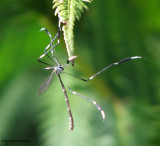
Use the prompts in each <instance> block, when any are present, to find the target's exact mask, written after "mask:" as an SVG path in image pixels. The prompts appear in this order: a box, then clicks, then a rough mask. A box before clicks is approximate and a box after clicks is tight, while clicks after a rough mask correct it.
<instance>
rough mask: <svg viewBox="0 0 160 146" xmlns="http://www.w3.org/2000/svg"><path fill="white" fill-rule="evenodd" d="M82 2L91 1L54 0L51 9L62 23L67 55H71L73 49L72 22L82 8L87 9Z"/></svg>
mask: <svg viewBox="0 0 160 146" xmlns="http://www.w3.org/2000/svg"><path fill="white" fill-rule="evenodd" d="M84 2H91V0H54V1H53V3H54V5H53V9H56V10H55V15H58V17H59V21H60V22H61V23H63V24H64V25H63V26H62V30H63V34H64V40H65V44H66V48H67V52H68V57H69V58H72V57H73V51H74V34H73V29H74V24H75V20H76V19H78V20H79V19H80V17H81V13H82V12H83V11H84V9H88V7H87V6H86V4H85V3H84Z"/></svg>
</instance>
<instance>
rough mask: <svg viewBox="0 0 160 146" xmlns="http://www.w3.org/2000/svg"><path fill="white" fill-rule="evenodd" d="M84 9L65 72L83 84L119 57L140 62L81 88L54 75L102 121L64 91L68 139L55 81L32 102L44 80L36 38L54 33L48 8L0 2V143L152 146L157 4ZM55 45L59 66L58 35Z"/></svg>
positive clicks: (114, 0) (159, 34)
mask: <svg viewBox="0 0 160 146" xmlns="http://www.w3.org/2000/svg"><path fill="white" fill-rule="evenodd" d="M88 6H89V11H85V12H84V13H83V15H82V18H81V19H80V21H76V25H75V29H74V35H75V55H78V56H79V57H78V58H77V59H76V60H75V67H74V68H73V67H72V66H71V65H70V66H69V67H68V68H66V69H65V71H66V72H69V73H72V74H74V75H77V76H79V77H83V78H86V79H87V78H88V77H90V76H91V75H93V74H94V73H96V72H98V71H99V70H101V69H102V68H104V67H106V66H107V65H109V64H111V63H113V62H116V61H119V60H121V59H123V58H125V57H129V56H137V55H138V56H143V57H144V59H141V60H140V59H138V60H131V61H130V62H127V63H124V64H121V65H119V66H116V67H113V68H110V69H109V70H108V71H105V72H103V73H102V74H101V75H99V76H97V77H96V78H94V79H93V80H92V81H90V82H88V83H85V82H83V81H81V80H78V79H75V78H73V77H70V76H67V75H62V79H63V80H64V81H65V80H67V82H68V83H69V85H70V87H71V89H72V90H75V91H77V92H78V93H80V94H82V95H84V96H86V97H88V98H91V99H93V100H96V101H97V103H98V104H99V105H100V106H101V107H102V108H103V110H104V111H105V113H106V119H105V121H102V118H101V115H100V113H99V111H97V109H96V108H95V106H94V105H92V104H91V103H90V102H89V101H86V100H84V99H82V98H81V97H78V96H76V95H72V94H71V93H70V92H69V91H68V89H67V91H68V96H69V99H70V105H71V109H72V113H73V117H74V122H75V128H74V130H73V132H71V131H69V129H68V113H67V110H66V104H65V101H64V95H63V92H62V89H61V86H60V83H59V81H58V79H57V77H56V75H55V76H54V79H53V83H52V85H51V87H50V88H49V90H48V91H47V92H46V93H45V94H43V95H42V96H40V97H36V96H35V95H36V92H37V90H38V88H39V86H40V85H41V83H42V82H43V81H44V80H45V79H46V78H47V77H48V75H49V74H50V71H44V70H42V68H44V67H46V66H45V65H43V64H41V63H38V62H37V58H38V57H39V56H40V55H41V54H42V53H43V50H44V48H45V47H46V46H47V45H48V43H49V42H50V39H49V37H48V36H47V34H46V33H45V32H39V30H40V29H41V28H42V27H45V28H47V29H48V30H49V31H50V32H51V34H52V35H53V36H54V35H55V34H56V33H57V30H58V28H57V24H58V23H57V17H55V16H54V10H53V9H52V1H51V0H49V1H42V0H34V1H31V0H9V1H1V2H0V19H1V22H0V29H1V32H0V140H17V139H19V140H30V143H9V144H11V145H16V146H17V145H20V146H22V145H26V144H28V145H31V146H36V145H37V146H54V145H58V146H75V145H76V146H82V145H83V146H142V145H145V146H150V145H152V146H158V145H159V144H160V137H159V132H160V118H159V116H158V115H159V113H160V106H159V102H160V77H159V74H160V68H159V66H160V57H159V54H160V2H159V0H152V1H150V0H141V1H140V0H121V1H119V0H103V1H98V0H94V1H93V2H92V3H91V4H89V5H88ZM60 42H61V43H60V45H59V46H58V47H57V48H56V53H57V56H58V58H59V60H60V61H61V63H62V64H65V63H66V60H67V53H66V48H65V44H64V41H63V35H62V33H61V41H60ZM44 60H45V61H48V60H47V59H44ZM64 83H65V82H64ZM0 145H3V146H6V145H8V143H5V142H3V143H2V142H1V143H0Z"/></svg>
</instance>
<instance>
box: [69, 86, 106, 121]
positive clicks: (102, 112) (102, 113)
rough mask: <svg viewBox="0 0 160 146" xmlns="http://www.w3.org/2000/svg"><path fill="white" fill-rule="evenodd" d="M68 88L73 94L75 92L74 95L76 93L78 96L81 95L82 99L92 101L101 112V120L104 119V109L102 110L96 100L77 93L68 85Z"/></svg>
mask: <svg viewBox="0 0 160 146" xmlns="http://www.w3.org/2000/svg"><path fill="white" fill-rule="evenodd" d="M68 89H69V91H70V92H71V93H73V94H75V95H78V96H80V97H83V98H84V99H86V100H89V101H90V102H92V103H93V104H94V105H95V106H96V108H97V109H98V110H99V111H100V112H101V115H102V119H103V120H104V119H105V112H104V111H103V110H102V108H101V107H100V106H99V105H98V104H97V103H96V101H94V100H92V99H90V98H87V97H85V96H83V95H81V94H79V93H77V92H75V91H72V90H71V88H70V87H69V86H68Z"/></svg>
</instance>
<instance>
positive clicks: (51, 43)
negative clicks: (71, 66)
mask: <svg viewBox="0 0 160 146" xmlns="http://www.w3.org/2000/svg"><path fill="white" fill-rule="evenodd" d="M60 24H61V23H60V21H59V24H58V33H57V34H56V35H55V37H54V38H53V39H52V35H51V34H50V32H49V31H48V30H47V29H46V28H42V29H41V30H40V31H43V30H44V31H45V32H46V33H47V34H48V35H49V37H50V40H51V42H50V43H49V44H48V45H47V47H46V48H45V49H44V54H42V55H41V56H40V57H39V59H41V58H43V57H44V56H45V55H47V56H48V53H49V52H51V55H52V57H53V59H54V60H55V62H56V63H57V65H60V63H59V61H58V59H56V51H55V47H56V46H57V45H59V43H60V31H61V26H60ZM57 37H58V41H57V44H55V45H54V46H53V42H54V40H55V39H56V38H57ZM50 46H51V49H50V50H48V51H47V52H46V50H47V49H48V48H49V47H50ZM53 52H54V53H55V56H54V54H53Z"/></svg>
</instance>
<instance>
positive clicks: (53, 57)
mask: <svg viewBox="0 0 160 146" xmlns="http://www.w3.org/2000/svg"><path fill="white" fill-rule="evenodd" d="M42 30H44V31H45V32H46V33H47V34H48V35H49V37H50V40H51V42H50V43H49V45H48V46H47V47H46V48H45V50H44V54H42V55H41V56H40V57H39V58H38V61H39V62H41V63H43V64H46V65H48V66H49V67H46V68H44V70H52V72H51V74H50V76H49V77H48V78H47V79H46V80H45V81H44V82H43V83H42V85H41V86H40V88H39V89H38V92H37V96H39V95H41V94H43V93H44V92H45V91H46V90H47V89H48V88H49V86H50V85H51V83H52V80H53V75H54V74H56V75H57V76H58V78H59V81H60V84H61V86H62V90H63V92H64V96H65V101H66V105H67V111H68V114H69V129H71V130H73V128H74V121H73V116H72V112H71V108H70V104H69V99H68V95H67V91H66V89H65V86H64V84H63V81H62V79H61V74H68V75H71V76H73V77H75V78H77V79H80V80H82V81H85V82H88V81H90V80H92V79H93V78H94V77H95V76H97V75H99V74H100V73H102V72H104V71H105V70H107V69H109V68H110V67H112V66H116V65H118V64H120V63H124V62H127V61H129V60H133V59H140V58H142V57H141V56H134V57H127V58H125V59H122V60H120V61H118V62H115V63H112V64H111V65H109V66H107V67H105V68H103V69H102V70H101V71H99V72H97V73H96V74H94V75H93V76H91V77H90V78H88V79H83V78H80V77H77V76H74V75H72V74H70V73H66V72H64V68H65V67H68V64H66V65H61V64H60V62H59V60H58V59H57V57H56V55H55V53H56V52H55V47H56V46H57V45H58V44H59V32H58V33H57V34H56V36H55V37H54V38H52V35H51V34H50V33H49V32H48V31H47V29H45V28H42V29H41V31H42ZM57 36H58V42H57V43H56V44H55V45H53V42H54V40H55V39H56V38H57ZM49 47H50V49H49ZM49 53H51V57H50V56H49ZM44 56H47V57H48V58H49V59H50V60H51V61H52V62H54V63H56V66H53V65H50V64H48V63H46V62H44V61H41V59H42V58H43V57H44ZM67 86H68V89H69V91H70V92H71V93H73V94H75V95H78V96H80V97H83V98H84V99H86V100H89V101H90V102H92V103H93V104H94V105H95V106H96V108H97V109H98V110H99V111H100V112H101V115H102V119H103V120H104V119H105V112H104V111H103V110H102V108H101V107H100V106H99V105H98V104H97V103H96V101H94V100H92V99H90V98H87V97H85V96H83V95H81V94H79V93H77V92H75V91H72V90H71V88H70V87H69V85H68V84H67Z"/></svg>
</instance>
